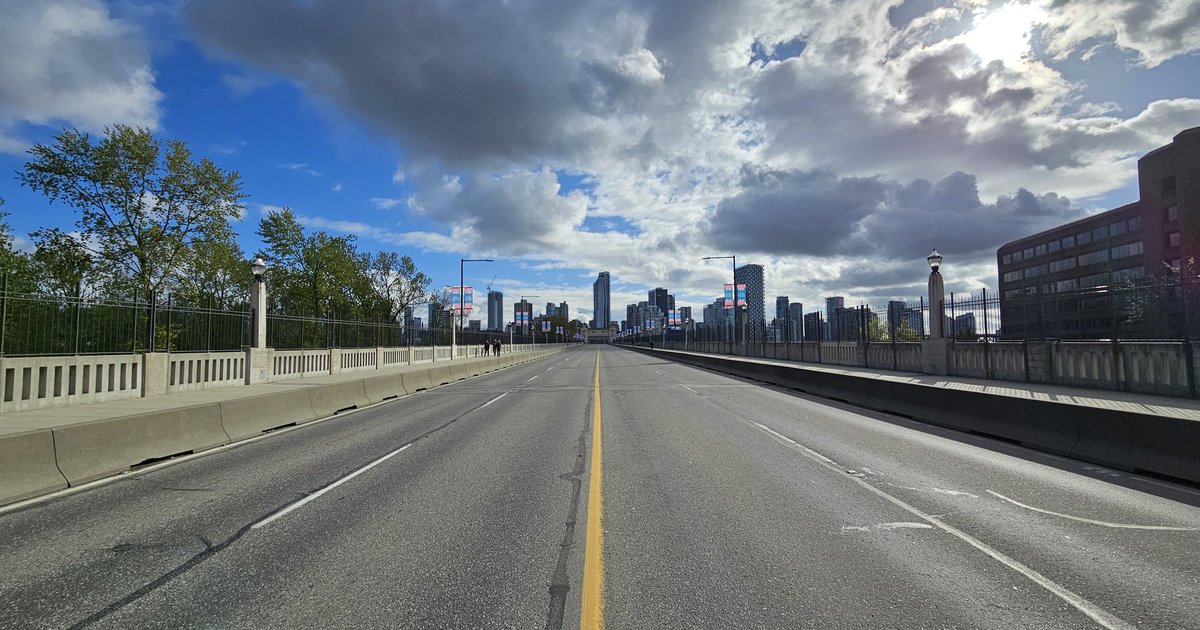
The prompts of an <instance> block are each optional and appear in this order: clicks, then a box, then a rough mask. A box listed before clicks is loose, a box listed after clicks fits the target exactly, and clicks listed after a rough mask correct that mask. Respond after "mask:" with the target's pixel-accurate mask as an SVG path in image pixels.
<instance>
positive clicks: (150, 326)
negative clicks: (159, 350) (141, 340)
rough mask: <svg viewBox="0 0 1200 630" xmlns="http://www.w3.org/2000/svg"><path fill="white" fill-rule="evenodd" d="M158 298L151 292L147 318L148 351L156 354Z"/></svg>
mask: <svg viewBox="0 0 1200 630" xmlns="http://www.w3.org/2000/svg"><path fill="white" fill-rule="evenodd" d="M157 320H158V296H157V295H155V293H154V291H151V292H150V307H149V312H148V314H147V316H146V337H147V339H146V351H147V352H154V350H155V348H154V341H155V340H154V328H155V325H156V324H157V323H158V321H157Z"/></svg>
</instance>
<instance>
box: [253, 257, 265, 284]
mask: <svg viewBox="0 0 1200 630" xmlns="http://www.w3.org/2000/svg"><path fill="white" fill-rule="evenodd" d="M250 271H252V272H253V273H254V281H255V282H262V281H263V274H265V273H267V261H265V260H263V257H262V256H258V257H256V258H255V259H254V262H252V263H250Z"/></svg>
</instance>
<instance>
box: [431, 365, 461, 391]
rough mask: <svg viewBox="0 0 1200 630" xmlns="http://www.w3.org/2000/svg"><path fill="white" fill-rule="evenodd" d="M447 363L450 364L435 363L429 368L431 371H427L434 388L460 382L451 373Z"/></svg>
mask: <svg viewBox="0 0 1200 630" xmlns="http://www.w3.org/2000/svg"><path fill="white" fill-rule="evenodd" d="M447 363H449V362H446V363H435V364H433V365H430V366H429V370H427V371H428V373H429V382H430V383H432V384H433V386H434V387H437V386H439V385H446V384H449V383H453V382H455V381H457V380H458V379H457V378H455V377H454V375H452V374H451V373H450V366H449V365H447Z"/></svg>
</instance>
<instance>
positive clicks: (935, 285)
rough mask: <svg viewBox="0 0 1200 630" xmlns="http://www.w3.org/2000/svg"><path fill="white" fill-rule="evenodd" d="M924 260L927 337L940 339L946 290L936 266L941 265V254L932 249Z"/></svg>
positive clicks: (942, 332) (942, 331) (943, 333)
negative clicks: (927, 274)
mask: <svg viewBox="0 0 1200 630" xmlns="http://www.w3.org/2000/svg"><path fill="white" fill-rule="evenodd" d="M925 261H926V262H928V263H929V269H930V271H929V338H930V339H940V338H942V337H943V336H944V335H945V330H944V329H943V325H944V322H943V316H942V302H943V301H944V300H945V299H946V298H945V296H946V291H945V288H943V286H942V274H941V273H940V272H939V271H938V268H939V267H941V266H942V255H941V254H939V253H938V250H937V249H934V250H933V252H931V253H930V254H929V255H928V256H926V257H925Z"/></svg>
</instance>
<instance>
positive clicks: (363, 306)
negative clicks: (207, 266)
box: [258, 208, 373, 319]
mask: <svg viewBox="0 0 1200 630" xmlns="http://www.w3.org/2000/svg"><path fill="white" fill-rule="evenodd" d="M258 235H259V236H260V237H262V239H263V243H264V244H265V245H266V248H265V250H264V251H263V252H261V255H262V256H263V257H264V258H266V259H267V260H268V261H269V262H270V264H271V270H270V271H269V272H268V289H269V291H268V295H270V296H272V301H273V303H274V304H275V306H276V307H277V308H278V309H279V310H282V311H283V312H285V313H287V314H290V315H306V316H310V317H325V318H327V317H336V318H338V319H356V318H366V317H368V312H369V310H370V306H371V304H370V299H371V296H372V295H373V291H372V288H371V285H370V280H369V278H368V266H369V262H370V256H369V255H366V254H359V253H358V251H357V249H356V248H355V245H354V237H353V236H331V235H329V234H327V233H325V232H324V231H318V232H315V233H313V234H307V235H306V234H305V233H304V228H303V226H302V225H300V222H299V220H297V219H296V215H295V214H294V213H293V212H292V211H291V210H290V209H288V208H284V209H283V210H280V211H278V212H271V213H268V214H267V216H265V217H263V218H262V220H261V221H260V222H259V228H258Z"/></svg>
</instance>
